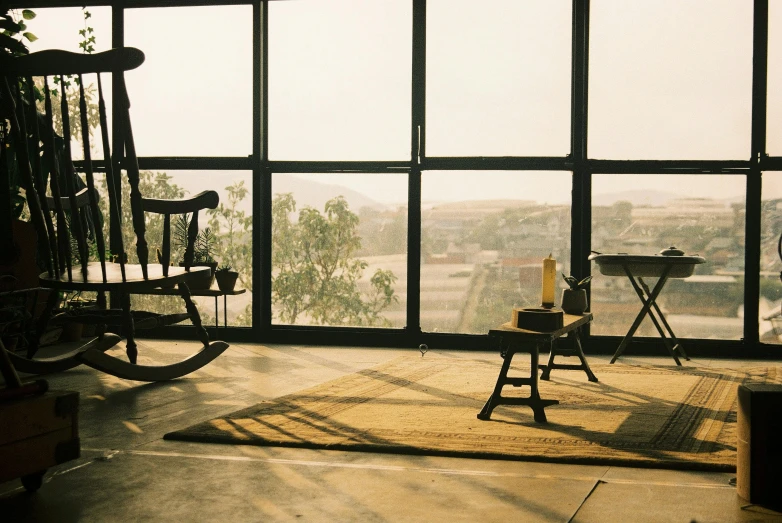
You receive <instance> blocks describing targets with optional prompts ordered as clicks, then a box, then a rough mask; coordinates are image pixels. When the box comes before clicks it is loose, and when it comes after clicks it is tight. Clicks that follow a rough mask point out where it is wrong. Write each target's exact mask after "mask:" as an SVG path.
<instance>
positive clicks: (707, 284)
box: [592, 174, 746, 339]
mask: <svg viewBox="0 0 782 523" xmlns="http://www.w3.org/2000/svg"><path fill="white" fill-rule="evenodd" d="M745 183H746V182H745V180H744V177H743V176H712V175H697V176H696V175H667V176H666V175H621V174H619V175H616V174H615V175H595V176H594V179H593V198H592V249H594V250H595V251H598V252H604V253H628V254H657V253H658V252H660V251H661V250H663V249H666V248H668V247H671V246H675V247H677V248H678V249H681V250H683V251H684V252H685V253H686V254H697V255H700V256H702V257H704V258H705V259H706V263H704V264H701V265H697V266H696V271H695V274H694V275H692V276H690V277H689V278H686V279H674V278H671V279H670V280H669V281H668V283H667V284H666V286H665V288H664V290H663V291H662V293H661V294H660V297H659V298H658V302H659V304H660V307H661V308H662V309H663V310H664V311H665V314H666V317H667V320H668V322H669V323H670V324H671V327H672V328H673V330H674V332H676V335H677V336H679V337H682V338H729V339H738V338H740V337H741V335H742V332H743V322H742V319H741V318H742V315H743V312H744V246H745V241H744V216H745V208H744V201H745V198H744V186H745ZM595 272H597V268H595ZM648 283H649V286H650V288H651V287H653V283H654V279H650V281H649V282H648ZM640 309H641V303H640V301H639V300H638V297H637V296H636V294H635V291H634V290H633V288H632V286H631V284H630V281H629V279H628V278H626V277H625V276H621V277H617V276H604V275H599V274H596V275H595V278H594V279H593V281H592V311H593V312H594V314H595V317H596V318H599V321H596V322H595V323H594V325H593V327H592V328H593V331H594V333H595V334H613V335H623V334H624V333H625V332H626V331H627V329H628V328H629V327H630V325H631V324H632V323H633V320H634V319H635V316H636V314H638V312H639V311H640ZM655 332H656V331H655V330H654V326H653V325H652V323H651V322H650V321H649V319H648V318H647V319H645V320H644V323H642V324H641V328H640V330H639V335H642V336H643V335H649V336H652V335H655V334H654V333H655Z"/></svg>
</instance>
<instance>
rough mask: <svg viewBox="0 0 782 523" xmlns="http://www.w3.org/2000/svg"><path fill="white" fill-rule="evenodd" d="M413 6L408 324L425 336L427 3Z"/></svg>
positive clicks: (421, 0) (420, 1)
mask: <svg viewBox="0 0 782 523" xmlns="http://www.w3.org/2000/svg"><path fill="white" fill-rule="evenodd" d="M412 2H413V20H412V23H413V42H412V52H413V56H412V71H411V84H412V85H411V89H412V92H411V100H412V106H411V118H410V174H409V175H408V180H407V182H408V192H407V321H406V329H407V331H408V333H409V334H410V336H412V337H417V336H419V335H420V334H421V166H422V163H423V162H424V161H425V157H426V149H425V147H426V144H425V140H426V0H412Z"/></svg>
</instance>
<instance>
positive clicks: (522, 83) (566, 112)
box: [426, 0, 572, 156]
mask: <svg viewBox="0 0 782 523" xmlns="http://www.w3.org/2000/svg"><path fill="white" fill-rule="evenodd" d="M571 10H572V7H571V2H569V1H565V0H557V1H551V0H537V1H529V2H518V1H516V0H490V1H483V2H474V1H471V0H434V1H431V0H430V1H429V2H427V15H426V24H427V27H426V33H427V42H426V55H427V57H426V67H427V70H426V104H427V105H426V111H427V113H426V154H427V155H429V156H525V155H529V156H549V155H551V156H553V155H560V156H564V155H565V154H567V153H568V152H570V70H571V59H570V57H571V37H570V35H571Z"/></svg>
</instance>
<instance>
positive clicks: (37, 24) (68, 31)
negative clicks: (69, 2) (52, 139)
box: [16, 6, 111, 160]
mask: <svg viewBox="0 0 782 523" xmlns="http://www.w3.org/2000/svg"><path fill="white" fill-rule="evenodd" d="M33 11H34V12H35V15H36V16H35V18H33V19H32V20H27V21H25V23H26V25H27V29H25V31H29V32H31V33H33V34H34V35H35V36H36V37H37V40H35V41H34V42H30V41H28V40H26V39H25V40H24V43H25V44H26V45H27V47H28V48H29V50H30V52H31V53H33V52H36V51H43V50H45V49H61V50H64V51H70V52H73V53H82V52H85V51H90V52H92V53H99V52H101V51H106V50H108V49H111V8H110V7H95V6H93V7H89V8H85V9H82V8H79V7H67V8H48V9H34V10H33ZM18 13H19V16H17V17H16V18H17V20H18V19H21V10H18ZM80 31H84V35H81V34H80ZM93 38H94V40H93ZM82 44H84V46H83V47H82ZM101 81H102V88H103V98H104V100H105V101H106V112H107V118H108V122H109V124H108V126H109V128H108V132H109V136H111V75H103V77H102V79H101ZM48 83H49V87H50V88H52V89H55V90H56V91H57V92H58V94H59V90H60V85H59V84H55V83H54V78H49V79H48ZM36 84H37V85H38V86H42V85H43V80H42V79H36ZM66 85H67V88H66V98H67V100H68V104H69V107H70V114H71V133H70V134H71V138H72V139H71V154H72V157H73V159H74V160H83V159H84V151H83V150H82V145H81V121H80V118H81V111H80V110H79V87H78V85H77V84H76V82H75V81H68V82H67V84H66ZM84 89H85V96H86V98H87V104H88V108H89V110H88V115H89V118H88V123H89V127H90V153H91V156H92V158H93V159H101V158H103V145H102V142H101V137H100V132H99V130H98V123H99V118H98V87H97V80H96V77H95V76H94V75H85V76H84ZM39 111H40V112H41V113H43V112H44V106H43V103H41V104H39ZM52 112H53V114H54V121H55V129H56V131H55V132H58V134H62V119H61V116H60V115H61V114H62V113H61V111H60V97H59V96H57V97H55V98H52Z"/></svg>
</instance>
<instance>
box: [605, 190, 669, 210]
mask: <svg viewBox="0 0 782 523" xmlns="http://www.w3.org/2000/svg"><path fill="white" fill-rule="evenodd" d="M676 198H681V195H680V194H676V193H673V192H666V191H647V190H637V191H620V192H613V193H602V194H593V195H592V205H598V206H601V207H602V206H606V207H607V206H610V205H613V204H614V203H616V202H621V201H625V202H630V203H632V204H633V206H638V205H651V206H653V207H659V206H662V205H665V204H666V203H667V202H669V201H670V200H674V199H676Z"/></svg>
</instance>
